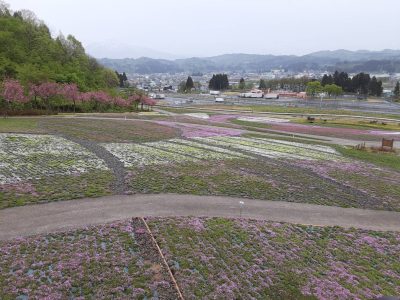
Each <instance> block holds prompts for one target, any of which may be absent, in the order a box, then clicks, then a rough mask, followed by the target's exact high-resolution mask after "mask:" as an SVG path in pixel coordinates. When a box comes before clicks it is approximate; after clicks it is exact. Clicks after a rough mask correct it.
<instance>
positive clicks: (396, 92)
mask: <svg viewBox="0 0 400 300" xmlns="http://www.w3.org/2000/svg"><path fill="white" fill-rule="evenodd" d="M393 94H394V96H395V97H396V98H399V96H400V83H399V82H398V81H397V83H396V86H395V88H394V90H393Z"/></svg>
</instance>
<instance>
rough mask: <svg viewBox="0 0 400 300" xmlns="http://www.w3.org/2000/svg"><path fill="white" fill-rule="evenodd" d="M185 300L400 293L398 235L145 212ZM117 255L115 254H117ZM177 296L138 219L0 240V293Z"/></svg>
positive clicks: (15, 295) (53, 296)
mask: <svg viewBox="0 0 400 300" xmlns="http://www.w3.org/2000/svg"><path fill="white" fill-rule="evenodd" d="M146 222H147V223H148V225H149V227H150V229H151V232H152V233H153V235H154V236H155V238H156V241H157V243H158V245H159V246H160V248H161V251H162V253H163V255H164V256H165V258H166V261H167V264H168V266H169V268H170V269H171V271H172V273H173V274H174V277H175V279H176V281H177V284H178V286H179V288H180V290H181V292H182V293H183V296H184V298H185V299H220V298H224V299H226V298H229V299H235V298H242V299H249V298H251V299H277V298H284V299H372V298H374V297H377V296H380V295H395V294H398V293H400V289H399V287H400V264H399V261H400V256H399V253H400V251H399V250H400V235H399V233H393V232H374V231H365V230H355V229H341V228H338V227H313V226H305V225H293V224H287V223H279V222H267V221H255V220H245V219H225V218H194V217H175V218H159V217H153V218H148V219H146ZM116 258H118V259H116ZM46 297H47V298H50V299H65V298H71V299H89V298H107V297H112V298H113V299H127V298H135V299H150V298H153V299H176V298H177V294H176V289H175V286H174V285H173V283H172V281H171V278H170V276H169V274H168V271H167V269H166V267H165V266H164V264H163V263H162V258H161V256H160V255H159V253H158V251H157V249H156V247H155V244H153V242H152V240H151V237H150V235H149V234H148V232H147V230H146V227H145V225H144V223H143V222H142V221H141V219H137V218H135V219H132V220H126V221H119V222H114V223H109V224H105V225H97V226H90V227H86V228H82V229H75V230H70V231H66V232H61V233H57V234H47V235H38V236H32V237H26V238H17V239H14V240H11V241H3V242H0V298H2V299H15V298H17V299H36V298H46Z"/></svg>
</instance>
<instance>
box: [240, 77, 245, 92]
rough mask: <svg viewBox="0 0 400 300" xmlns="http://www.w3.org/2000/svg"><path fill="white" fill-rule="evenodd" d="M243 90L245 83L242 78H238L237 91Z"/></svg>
mask: <svg viewBox="0 0 400 300" xmlns="http://www.w3.org/2000/svg"><path fill="white" fill-rule="evenodd" d="M245 88H246V82H245V81H244V78H243V77H242V78H240V81H239V89H240V90H244V89H245Z"/></svg>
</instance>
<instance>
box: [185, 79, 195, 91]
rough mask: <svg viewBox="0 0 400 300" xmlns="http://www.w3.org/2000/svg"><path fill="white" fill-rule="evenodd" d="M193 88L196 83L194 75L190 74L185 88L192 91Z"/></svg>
mask: <svg viewBox="0 0 400 300" xmlns="http://www.w3.org/2000/svg"><path fill="white" fill-rule="evenodd" d="M192 88H194V83H193V79H192V77H190V76H189V77H188V78H187V80H186V84H185V90H186V91H190V90H192Z"/></svg>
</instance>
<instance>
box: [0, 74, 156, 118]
mask: <svg viewBox="0 0 400 300" xmlns="http://www.w3.org/2000/svg"><path fill="white" fill-rule="evenodd" d="M155 104H156V101H155V100H154V99H151V98H149V97H147V96H145V95H143V94H139V93H137V91H136V90H133V89H128V90H126V91H125V92H124V93H116V92H112V91H111V92H105V91H88V92H81V91H79V88H78V86H77V84H75V83H62V84H61V83H56V82H42V83H39V84H30V85H28V86H26V87H25V86H23V85H22V84H21V83H20V82H19V81H18V80H15V79H6V80H4V81H3V82H2V83H1V84H0V112H1V113H2V114H3V115H9V114H32V113H36V114H38V113H43V112H48V113H54V112H90V111H127V110H129V111H132V110H139V109H142V110H143V109H144V108H145V107H144V106H146V107H148V108H150V107H152V106H154V105H155Z"/></svg>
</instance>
